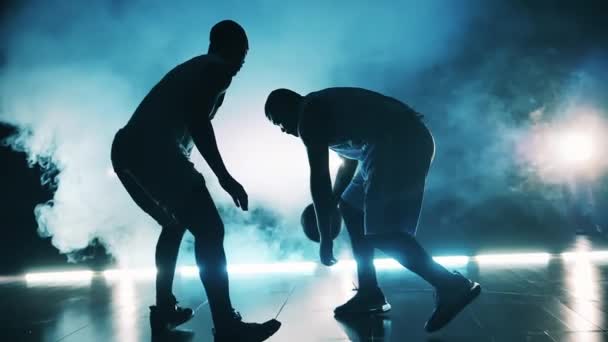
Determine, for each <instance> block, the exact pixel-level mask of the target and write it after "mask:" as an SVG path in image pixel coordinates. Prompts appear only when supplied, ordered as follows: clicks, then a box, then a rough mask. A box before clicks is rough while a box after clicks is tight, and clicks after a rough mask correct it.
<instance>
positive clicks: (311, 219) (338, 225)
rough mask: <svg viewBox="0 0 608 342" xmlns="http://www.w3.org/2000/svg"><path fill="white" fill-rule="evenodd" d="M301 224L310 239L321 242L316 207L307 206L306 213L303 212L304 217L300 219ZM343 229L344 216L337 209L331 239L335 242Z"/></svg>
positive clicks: (333, 218) (332, 221)
mask: <svg viewBox="0 0 608 342" xmlns="http://www.w3.org/2000/svg"><path fill="white" fill-rule="evenodd" d="M300 223H301V224H302V229H303V230H304V234H305V235H306V237H307V238H308V239H310V240H311V241H314V242H319V241H320V240H321V239H320V236H319V228H318V227H317V215H316V214H315V207H314V205H312V204H309V205H308V206H306V208H305V209H304V211H303V212H302V216H301V217H300ZM341 229H342V216H341V215H340V212H339V211H338V209H337V208H336V210H335V212H334V214H333V215H332V217H331V239H332V240H335V239H336V237H338V235H339V234H340V230H341Z"/></svg>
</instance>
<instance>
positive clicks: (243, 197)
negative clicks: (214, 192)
mask: <svg viewBox="0 0 608 342" xmlns="http://www.w3.org/2000/svg"><path fill="white" fill-rule="evenodd" d="M220 185H221V186H222V188H223V189H224V190H226V192H227V193H228V194H229V195H230V196H232V200H233V201H234V204H235V205H236V206H237V207H239V208H241V209H243V210H245V211H247V209H248V207H249V197H248V196H247V192H246V191H245V188H243V186H242V185H241V184H240V183H239V182H237V181H236V179H234V178H232V177H226V178H224V179H220Z"/></svg>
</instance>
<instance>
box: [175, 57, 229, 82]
mask: <svg viewBox="0 0 608 342" xmlns="http://www.w3.org/2000/svg"><path fill="white" fill-rule="evenodd" d="M186 63H190V64H191V71H192V72H193V73H194V74H195V75H196V78H197V79H198V80H199V81H201V82H202V83H203V84H205V85H207V86H210V87H211V88H214V89H219V90H225V89H226V88H228V86H229V85H230V82H231V81H232V74H231V72H230V69H229V68H228V65H227V64H226V62H224V61H223V60H222V59H221V58H219V57H217V56H213V55H200V56H197V57H194V58H192V59H190V60H189V61H188V62H186Z"/></svg>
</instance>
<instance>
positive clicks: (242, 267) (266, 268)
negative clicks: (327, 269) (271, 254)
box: [228, 262, 317, 274]
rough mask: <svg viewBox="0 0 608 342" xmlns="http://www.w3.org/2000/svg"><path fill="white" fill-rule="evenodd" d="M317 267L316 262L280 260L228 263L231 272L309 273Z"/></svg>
mask: <svg viewBox="0 0 608 342" xmlns="http://www.w3.org/2000/svg"><path fill="white" fill-rule="evenodd" d="M316 268H317V264H316V263H314V262H278V263H270V264H236V265H228V273H230V274H255V273H309V272H313V271H314V270H315V269H316Z"/></svg>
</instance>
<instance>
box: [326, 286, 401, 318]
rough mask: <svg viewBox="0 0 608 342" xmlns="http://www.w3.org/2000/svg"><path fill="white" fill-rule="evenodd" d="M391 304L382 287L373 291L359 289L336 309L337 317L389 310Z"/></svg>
mask: <svg viewBox="0 0 608 342" xmlns="http://www.w3.org/2000/svg"><path fill="white" fill-rule="evenodd" d="M390 309H391V305H390V304H389V303H388V302H387V301H386V298H384V294H383V293H382V291H381V290H380V289H376V290H372V291H366V292H362V291H357V294H356V295H355V296H354V297H353V298H351V299H350V300H349V301H348V302H346V303H344V304H343V305H340V306H338V307H337V308H336V309H335V310H334V315H335V316H336V317H340V316H352V315H370V314H379V313H384V312H387V311H389V310H390Z"/></svg>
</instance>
